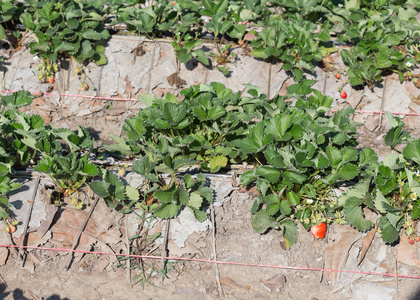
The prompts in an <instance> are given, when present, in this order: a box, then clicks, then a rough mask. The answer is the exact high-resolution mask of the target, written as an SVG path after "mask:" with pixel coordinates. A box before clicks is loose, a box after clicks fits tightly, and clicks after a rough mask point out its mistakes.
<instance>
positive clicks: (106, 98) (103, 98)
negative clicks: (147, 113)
mask: <svg viewBox="0 0 420 300" xmlns="http://www.w3.org/2000/svg"><path fill="white" fill-rule="evenodd" d="M0 92H1V93H15V92H16V91H9V90H0ZM31 94H32V95H35V96H38V97H41V96H42V95H49V96H66V97H75V98H86V99H100V100H115V101H139V99H134V98H113V97H101V96H87V95H73V94H59V93H44V92H31Z"/></svg>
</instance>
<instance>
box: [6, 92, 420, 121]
mask: <svg viewBox="0 0 420 300" xmlns="http://www.w3.org/2000/svg"><path fill="white" fill-rule="evenodd" d="M0 92H1V93H15V91H9V90H0ZM41 93H42V92H41ZM31 94H33V95H39V94H40V92H31ZM42 95H50V96H66V97H76V98H86V99H100V100H114V101H138V99H134V98H113V97H100V96H86V95H73V94H57V93H42ZM331 111H332V112H336V111H338V110H336V109H332V110H331ZM354 113H358V114H385V112H384V111H364V110H356V111H354ZM391 114H393V115H405V116H420V114H416V113H402V112H391Z"/></svg>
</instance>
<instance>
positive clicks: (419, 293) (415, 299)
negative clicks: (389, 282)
mask: <svg viewBox="0 0 420 300" xmlns="http://www.w3.org/2000/svg"><path fill="white" fill-rule="evenodd" d="M408 300H420V287H418V288H417V289H416V291H415V293H414V294H413V295H412V296H411V297H410V298H408Z"/></svg>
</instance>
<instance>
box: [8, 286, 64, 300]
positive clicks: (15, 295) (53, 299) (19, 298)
mask: <svg viewBox="0 0 420 300" xmlns="http://www.w3.org/2000/svg"><path fill="white" fill-rule="evenodd" d="M6 289H7V287H6V285H5V284H0V299H6V297H9V299H13V300H30V299H33V298H32V297H30V298H26V297H25V296H24V295H23V290H21V289H15V290H14V291H11V292H6ZM42 299H45V300H70V299H69V298H61V297H60V296H58V295H51V296H49V297H43V298H42Z"/></svg>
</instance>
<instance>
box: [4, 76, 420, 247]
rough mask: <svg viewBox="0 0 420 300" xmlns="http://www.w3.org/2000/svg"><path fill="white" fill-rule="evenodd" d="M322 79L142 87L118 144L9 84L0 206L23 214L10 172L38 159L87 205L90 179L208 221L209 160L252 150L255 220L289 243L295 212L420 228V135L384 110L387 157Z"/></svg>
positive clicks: (143, 203)
mask: <svg viewBox="0 0 420 300" xmlns="http://www.w3.org/2000/svg"><path fill="white" fill-rule="evenodd" d="M314 83H315V81H311V80H303V81H302V82H300V83H299V84H294V85H291V86H290V87H288V88H287V93H288V95H287V96H276V97H275V98H273V99H267V97H266V95H264V94H261V92H260V90H259V88H257V87H254V86H250V85H247V86H246V87H247V88H248V90H247V92H248V95H247V96H241V93H240V92H238V93H234V92H232V90H230V89H227V88H226V87H225V86H224V85H222V84H220V83H212V84H210V85H204V84H200V85H195V86H191V87H189V88H187V89H184V90H183V91H182V92H181V94H182V96H183V97H184V98H183V101H181V102H178V99H177V98H176V97H175V96H173V95H171V94H167V95H166V96H165V97H164V98H162V99H156V98H155V97H154V96H152V95H141V96H140V97H139V100H140V101H142V102H143V103H144V104H145V105H146V106H147V107H146V108H145V109H143V110H141V111H139V113H138V114H137V115H136V116H134V117H132V118H130V119H126V120H125V121H124V125H123V129H124V131H125V137H124V138H121V137H118V136H114V140H115V142H116V144H114V145H109V146H106V147H105V149H104V148H94V147H93V138H92V137H91V136H90V135H89V133H88V131H87V130H86V129H85V128H83V127H79V129H78V131H77V132H73V131H72V130H69V129H58V128H53V127H50V126H46V125H44V120H43V119H42V118H41V117H40V116H38V115H31V116H29V115H27V114H25V113H23V112H19V108H20V107H23V106H26V105H28V104H30V103H31V102H32V96H31V95H30V93H28V92H26V91H19V92H17V93H14V94H13V95H9V96H4V97H2V98H1V103H2V106H3V108H2V110H1V114H0V127H1V131H0V193H1V194H0V195H1V196H0V201H1V202H0V203H1V210H0V217H1V218H2V219H3V220H5V221H6V223H7V224H8V228H12V227H13V226H14V225H15V223H16V221H15V220H14V219H13V217H12V216H10V215H9V213H8V200H7V197H6V195H7V193H8V192H9V191H10V190H12V189H14V188H17V187H19V186H18V185H17V184H14V183H12V182H11V181H10V176H11V174H13V172H14V170H16V169H19V168H25V167H27V166H33V168H34V170H35V171H39V172H42V173H45V174H47V175H48V176H49V177H50V178H51V179H52V181H53V182H54V183H55V184H56V189H57V190H56V192H58V194H59V195H60V197H65V196H69V197H70V199H71V201H70V202H71V203H72V204H74V205H75V206H76V207H78V208H83V206H84V203H83V202H82V201H81V200H80V199H79V197H78V191H79V190H80V188H82V187H83V186H86V185H89V186H90V188H91V189H92V190H93V191H94V192H95V193H96V194H97V195H98V196H100V197H102V198H103V199H104V200H105V202H106V203H107V205H108V206H109V207H112V208H115V209H118V210H120V211H121V212H122V213H130V212H131V211H132V209H134V208H136V209H141V210H143V211H144V212H147V213H152V214H154V216H155V217H157V218H164V219H168V218H173V217H176V216H177V214H178V213H179V211H180V210H181V209H184V208H185V207H188V209H190V210H191V211H192V212H193V213H194V215H195V216H196V218H197V219H198V220H199V221H203V220H205V219H206V218H207V213H208V211H209V210H208V208H209V205H210V204H211V202H212V200H213V191H212V190H211V189H210V188H209V187H208V186H207V182H206V181H207V180H206V177H205V176H204V175H202V174H201V173H200V172H206V173H207V172H211V173H216V172H223V171H224V170H226V169H229V167H230V166H231V165H232V164H239V163H244V162H246V163H247V164H248V165H251V166H253V168H252V169H251V170H248V171H245V172H244V173H243V174H241V177H240V180H241V183H242V185H243V186H247V187H252V186H255V187H256V189H257V190H258V192H259V196H258V198H257V199H256V200H255V203H254V204H253V207H252V214H253V218H252V225H253V227H254V228H255V230H256V231H258V232H260V233H264V232H265V231H267V230H268V229H270V228H274V229H280V230H281V231H282V233H283V235H284V239H285V244H286V246H287V247H291V246H292V245H293V243H294V242H295V241H296V237H297V232H298V227H297V223H298V222H299V223H301V224H302V225H303V226H304V227H305V228H307V229H310V228H311V227H313V226H317V225H319V224H323V225H322V226H324V225H325V223H327V224H330V223H334V222H335V223H339V224H350V225H352V226H354V227H355V228H357V229H358V230H360V231H367V230H369V229H370V228H372V227H373V226H374V224H373V223H372V222H371V221H368V220H366V219H365V215H364V212H367V211H370V214H373V215H374V216H376V223H378V225H379V231H380V232H381V235H382V237H383V239H384V240H385V241H386V242H390V243H391V242H394V241H396V240H397V239H398V237H399V234H400V233H401V232H404V233H405V234H407V235H408V236H409V237H410V238H412V239H415V238H418V234H419V233H416V232H415V230H414V228H415V227H414V223H415V222H416V220H417V219H418V217H419V216H420V199H419V197H418V195H420V183H419V182H420V177H419V176H420V175H419V171H418V166H419V164H420V140H414V139H412V138H411V137H410V134H409V133H408V132H405V131H403V127H404V123H403V122H402V121H401V120H400V119H399V118H395V117H393V116H392V115H391V114H387V116H388V119H389V122H390V130H389V131H388V132H387V134H386V135H385V138H384V142H385V144H386V145H388V146H389V147H390V149H391V150H392V153H391V154H389V155H388V156H387V157H385V159H384V160H383V161H379V160H378V157H377V155H376V153H375V152H374V150H372V149H369V148H365V149H361V150H357V149H356V147H357V141H356V139H357V137H358V134H357V126H361V125H362V124H358V123H355V122H354V121H353V120H352V119H351V118H350V116H351V115H352V113H353V109H351V108H346V109H343V110H340V111H338V112H336V113H334V114H330V113H329V111H330V109H331V103H332V101H333V100H332V98H331V97H328V96H324V95H322V94H321V93H320V92H319V91H317V90H314V89H312V88H311V86H312V85H313V84H314ZM292 104H293V105H292ZM400 144H406V145H405V147H404V148H403V147H402V146H400ZM402 148H403V150H402ZM105 154H106V155H112V156H114V157H117V158H119V159H125V160H126V159H131V160H133V161H134V162H133V164H132V167H131V169H132V171H134V172H136V173H138V174H140V175H142V176H143V177H144V184H143V185H142V186H141V187H140V188H139V189H136V188H133V187H131V186H129V185H127V184H125V183H124V182H125V181H124V180H123V177H124V173H125V171H124V170H121V171H122V172H120V173H119V174H118V175H117V174H114V173H112V172H110V171H108V170H106V169H104V168H102V167H100V166H98V165H95V163H94V160H95V159H96V158H100V157H101V156H103V155H105ZM181 171H182V172H181ZM341 185H347V186H349V187H350V188H349V191H348V192H347V193H346V194H344V195H341V196H340V197H337V195H336V193H335V192H334V188H336V187H338V186H341ZM59 204H60V199H57V205H59ZM370 219H372V216H370ZM250 221H251V220H250ZM321 237H322V234H321Z"/></svg>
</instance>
